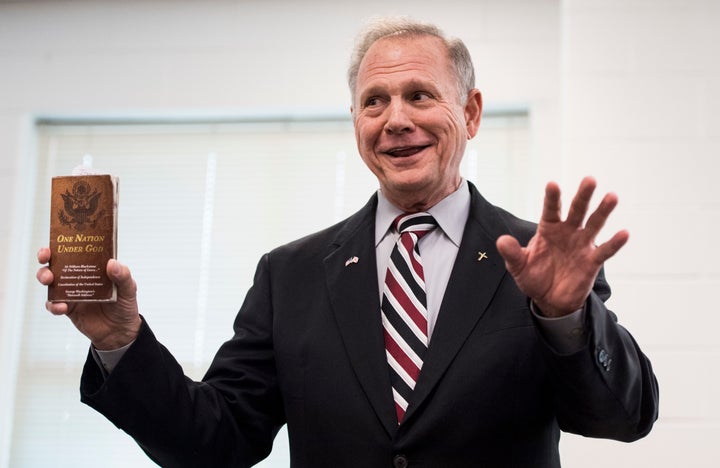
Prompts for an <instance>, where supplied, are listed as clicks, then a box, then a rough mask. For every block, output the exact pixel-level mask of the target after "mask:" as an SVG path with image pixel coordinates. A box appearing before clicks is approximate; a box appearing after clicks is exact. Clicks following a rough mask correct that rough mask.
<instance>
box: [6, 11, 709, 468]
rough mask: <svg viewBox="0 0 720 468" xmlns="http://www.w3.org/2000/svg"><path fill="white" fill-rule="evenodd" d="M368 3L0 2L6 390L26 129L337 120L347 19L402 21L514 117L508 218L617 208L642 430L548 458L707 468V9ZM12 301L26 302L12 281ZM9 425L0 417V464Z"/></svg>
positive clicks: (20, 267) (29, 260)
mask: <svg viewBox="0 0 720 468" xmlns="http://www.w3.org/2000/svg"><path fill="white" fill-rule="evenodd" d="M387 3H389V2H385V1H374V0H368V1H363V2H357V1H331V0H327V1H323V0H313V1H303V2H295V1H291V0H284V1H282V0H279V1H262V0H248V1H242V0H234V1H231V0H225V1H221V0H214V1H206V2H192V1H181V0H175V1H171V0H165V1H162V0H152V1H142V2H141V1H128V2H106V1H102V0H87V1H72V2H71V1H67V2H64V1H45V2H44V1H32V0H30V1H28V0H25V1H22V2H0V199H2V200H3V201H4V203H3V204H2V208H0V210H2V211H0V213H2V219H3V221H4V222H3V223H0V313H1V314H2V315H0V375H1V376H2V381H3V382H7V381H12V375H13V373H14V368H15V367H14V366H15V363H16V361H17V350H18V349H19V344H18V342H17V337H18V336H19V330H20V329H21V327H22V320H21V319H22V314H24V313H26V312H28V311H25V310H23V309H22V304H23V300H24V294H25V289H24V288H26V286H25V285H26V284H27V278H29V277H32V276H33V274H34V270H35V262H34V253H35V250H36V248H37V246H34V245H28V244H29V243H28V242H27V240H26V239H27V237H28V229H29V226H30V223H29V213H28V208H27V206H29V205H30V203H29V202H30V201H31V200H32V197H33V193H34V190H33V184H34V175H35V172H34V171H35V168H34V147H33V142H34V135H33V119H34V118H35V117H37V116H46V115H50V116H86V115H91V116H111V117H112V116H128V115H129V116H143V115H166V116H183V115H197V114H208V115H218V114H237V113H241V114H245V113H251V112H266V113H267V112H270V113H283V112H293V113H294V112H303V111H333V112H335V111H343V110H345V109H347V108H348V106H349V101H348V92H347V90H346V85H345V79H344V77H345V67H346V65H347V61H348V56H349V50H350V46H351V43H352V39H353V36H354V34H355V31H357V29H358V27H359V26H360V25H361V23H362V21H363V20H364V19H365V18H367V17H369V16H372V15H376V14H387V13H401V14H411V15H412V16H414V17H416V18H419V19H426V20H432V21H435V22H437V23H438V24H439V25H440V26H442V27H443V28H444V29H446V30H447V31H448V32H449V33H451V34H453V35H457V36H459V37H461V38H463V39H464V40H465V41H466V42H467V43H468V46H469V48H470V50H471V53H472V54H473V57H474V60H475V63H476V68H477V71H478V86H479V87H480V88H481V90H482V91H483V93H484V96H485V102H486V105H488V106H490V107H496V108H498V107H503V106H514V105H525V106H527V107H528V108H529V109H530V112H531V114H530V115H531V125H532V128H531V130H532V140H533V155H534V162H533V172H534V174H535V176H534V178H533V179H532V180H531V183H530V184H529V186H527V187H524V190H527V199H528V200H529V204H528V205H527V206H523V207H520V211H521V213H520V214H521V215H524V216H536V215H537V212H538V209H537V208H539V204H540V202H541V194H542V186H543V183H544V181H545V180H546V179H549V178H554V179H557V180H559V181H560V182H562V183H563V185H564V186H565V187H566V191H568V192H569V191H571V190H573V189H574V186H575V185H576V184H577V182H578V181H579V179H580V177H581V175H584V174H586V173H590V174H594V175H596V176H598V178H599V179H600V182H601V189H603V190H613V191H616V192H618V194H619V195H620V199H621V205H620V208H619V209H618V213H617V215H616V216H615V218H614V219H613V221H612V223H611V226H610V228H609V230H613V229H615V228H617V227H627V228H628V229H630V231H631V241H630V244H629V245H628V246H627V247H626V248H625V249H624V251H623V252H622V254H621V255H620V256H619V257H618V258H617V259H614V260H612V261H611V262H610V263H609V264H608V274H609V276H610V279H611V282H612V284H613V285H614V287H615V291H616V292H615V296H614V297H613V299H612V306H613V308H614V309H615V310H616V311H617V312H618V313H619V315H620V317H621V321H622V322H623V323H624V324H626V325H627V326H628V327H629V328H630V329H631V331H632V332H633V333H634V335H635V336H636V338H638V339H639V341H640V342H641V344H642V345H643V347H644V349H645V351H646V352H647V353H648V354H649V355H650V357H651V359H652V361H653V363H654V365H655V367H656V371H657V374H658V377H659V379H660V385H661V420H660V422H659V423H658V424H657V426H656V429H655V430H654V432H653V433H652V434H651V435H650V436H649V437H648V438H647V439H645V440H643V441H641V442H639V443H636V444H630V445H625V444H620V443H617V442H606V441H594V440H592V441H588V440H584V439H580V438H577V437H568V436H566V437H564V439H563V443H562V448H563V453H564V458H565V464H566V465H567V466H583V467H596V466H597V467H600V466H606V465H607V464H608V463H614V465H615V466H637V465H639V464H640V463H641V462H642V463H646V464H648V466H657V467H673V466H680V465H681V464H682V465H683V466H693V467H695V466H697V467H701V466H714V465H715V463H716V460H717V459H718V458H720V457H719V456H718V448H717V444H713V443H712V441H716V440H718V436H719V435H720V429H719V428H720V403H718V401H717V400H718V399H717V398H713V396H714V395H716V394H717V390H718V387H720V378H718V374H717V371H716V369H718V367H719V366H718V364H719V362H718V361H719V360H720V345H719V343H718V338H717V337H716V335H715V334H714V330H715V329H717V325H718V320H720V319H718V318H716V314H714V313H713V312H714V309H715V307H714V303H715V302H716V301H715V300H714V297H713V295H712V291H713V290H714V288H713V287H717V286H718V285H719V283H720V275H719V274H718V268H720V267H718V265H719V264H720V262H717V260H718V255H720V254H718V252H717V251H715V250H713V249H712V247H711V246H713V244H714V242H713V240H714V239H712V237H711V236H712V235H713V234H714V232H713V231H714V229H713V228H716V227H717V225H718V222H717V219H718V206H719V205H718V201H719V199H720V188H718V187H717V185H715V184H713V183H712V179H713V178H714V172H713V169H714V167H713V162H712V160H711V154H712V151H713V149H714V150H715V153H717V150H718V149H719V148H720V138H719V136H720V135H719V132H720V131H719V130H718V127H720V126H719V125H718V124H719V123H720V122H719V121H718V117H717V114H716V113H715V112H713V111H715V108H716V107H718V106H719V105H720V91H718V89H717V85H716V83H718V82H720V80H718V78H720V76H718V75H720V65H718V61H717V55H718V54H717V52H718V51H717V46H716V45H715V44H719V43H720V37H718V36H720V27H719V26H720V9H719V8H718V6H717V2H714V1H712V0H705V1H703V0H685V1H681V0H675V1H673V0H655V1H651V0H606V1H602V2H598V1H591V0H567V1H564V2H557V1H550V0H518V1H502V0H494V1H493V0H475V1H469V0H465V1H463V0H445V1H444V2H441V3H438V2H426V3H422V4H420V5H418V3H421V2H417V1H409V0H404V1H398V2H394V6H392V7H388V6H387V5H386V4H387ZM438 5H441V6H438ZM713 124H715V125H713ZM715 172H717V170H716V171H715ZM481 189H482V187H481ZM497 201H498V202H502V200H497ZM530 202H531V204H530ZM713 260H715V261H713ZM28 293H30V294H44V291H43V290H42V288H40V287H38V286H35V285H32V284H31V286H29V289H28ZM30 312H31V313H45V312H44V311H30ZM78 359H79V360H80V359H83V356H78ZM11 405H12V386H11V385H0V414H2V415H5V414H12V411H10V408H11ZM10 429H11V428H10V427H9V425H8V424H7V421H5V419H4V418H0V454H2V453H7V446H6V444H7V441H8V440H9V431H10ZM2 460H3V459H2V457H0V466H2ZM679 460H683V462H682V463H681V462H680V461H679Z"/></svg>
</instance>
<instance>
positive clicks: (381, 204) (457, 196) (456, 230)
mask: <svg viewBox="0 0 720 468" xmlns="http://www.w3.org/2000/svg"><path fill="white" fill-rule="evenodd" d="M402 213H403V211H402V210H401V209H400V208H398V207H396V206H395V205H393V204H392V203H390V201H388V199H387V198H385V196H384V195H383V193H382V190H378V204H377V211H376V213H375V246H376V247H377V245H378V244H379V243H380V242H381V241H382V240H383V239H384V238H385V236H387V235H388V234H390V232H391V231H392V222H393V221H394V220H395V218H397V216H398V215H400V214H402ZM428 213H430V214H431V215H433V217H434V218H435V221H437V223H438V226H439V227H440V229H442V231H443V232H444V233H445V235H446V236H447V237H448V238H449V239H450V240H451V241H452V243H453V244H455V246H456V247H460V241H461V240H462V234H463V230H464V229H465V223H466V222H467V218H468V215H469V214H470V190H468V185H467V182H466V181H465V179H463V180H462V182H461V183H460V186H459V187H458V189H457V190H455V191H454V192H453V193H451V194H450V195H448V196H447V197H445V198H443V199H442V200H440V202H439V203H437V204H436V205H435V206H433V207H432V208H430V209H429V210H428Z"/></svg>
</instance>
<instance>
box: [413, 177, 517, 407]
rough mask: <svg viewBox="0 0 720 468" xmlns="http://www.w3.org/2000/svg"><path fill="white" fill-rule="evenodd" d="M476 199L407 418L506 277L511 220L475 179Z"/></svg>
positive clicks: (432, 384)
mask: <svg viewBox="0 0 720 468" xmlns="http://www.w3.org/2000/svg"><path fill="white" fill-rule="evenodd" d="M470 188H471V195H472V202H471V207H470V215H469V217H468V221H467V224H466V226H465V231H464V233H463V238H462V242H461V245H460V249H459V250H458V255H457V259H456V260H455V266H454V267H453V271H452V273H451V275H450V280H449V282H448V286H447V289H446V291H445V295H444V297H443V301H442V305H441V307H440V311H439V315H438V321H437V324H436V326H435V330H434V331H433V336H432V338H431V341H430V347H429V349H428V352H427V354H426V355H425V360H424V363H423V368H422V371H421V372H420V376H419V378H418V381H417V385H416V386H415V390H414V391H413V395H412V401H411V403H410V406H409V408H408V411H407V413H405V421H407V420H408V419H410V418H412V415H413V413H415V411H416V410H417V408H418V407H419V406H420V405H421V403H422V402H423V400H425V399H426V398H427V397H428V395H429V394H430V392H431V391H432V389H433V388H434V387H435V385H437V383H438V382H439V380H440V379H441V378H442V376H443V374H444V373H445V371H446V369H447V368H448V366H449V365H450V363H451V362H452V361H453V359H454V357H455V355H456V354H457V353H458V351H459V350H460V348H461V347H462V345H463V343H464V342H465V340H467V338H468V336H469V334H470V333H471V332H472V330H473V329H474V328H475V326H476V325H477V323H478V322H479V321H480V320H481V319H482V317H483V315H484V313H485V310H486V309H487V307H488V305H489V304H490V302H491V301H492V298H493V296H494V294H495V290H496V289H497V287H498V285H499V284H500V281H501V280H502V278H503V276H504V275H505V273H506V270H505V263H504V261H503V259H502V257H501V256H500V254H499V253H498V251H497V249H496V248H495V241H496V239H497V238H498V237H499V236H500V235H501V234H503V233H505V232H507V231H503V226H505V223H504V222H503V220H502V219H501V218H500V217H499V215H498V213H497V210H496V209H495V208H494V207H493V206H492V205H490V204H489V203H488V202H487V201H485V199H483V198H482V197H481V196H480V194H479V193H478V192H477V190H476V189H475V188H474V187H473V186H472V185H470Z"/></svg>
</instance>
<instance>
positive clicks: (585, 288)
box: [497, 177, 629, 317]
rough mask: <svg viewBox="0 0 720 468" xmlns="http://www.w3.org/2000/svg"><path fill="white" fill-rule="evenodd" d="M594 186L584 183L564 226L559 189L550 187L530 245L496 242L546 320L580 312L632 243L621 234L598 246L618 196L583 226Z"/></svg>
mask: <svg viewBox="0 0 720 468" xmlns="http://www.w3.org/2000/svg"><path fill="white" fill-rule="evenodd" d="M596 185H597V184H596V182H595V179H593V178H592V177H586V178H584V179H583V180H582V182H581V183H580V188H579V189H578V191H577V193H576V194H575V198H574V199H573V201H572V203H571V205H570V210H569V211H568V216H567V219H566V220H565V221H563V220H562V219H561V204H560V188H559V187H558V185H557V184H556V183H554V182H550V183H548V184H547V186H546V187H545V202H544V205H543V212H542V217H541V219H540V223H539V224H538V229H537V232H536V234H535V236H533V238H532V239H530V242H529V243H528V245H527V246H526V247H521V246H520V244H519V243H518V241H517V240H516V239H515V238H514V237H512V236H508V235H505V236H501V237H500V238H499V239H498V240H497V248H498V251H499V252H500V255H502V256H503V258H504V259H505V266H506V267H507V269H508V271H509V272H510V274H511V275H512V276H513V278H514V279H515V282H516V283H517V284H518V286H519V287H520V289H521V290H522V291H523V293H524V294H526V295H527V296H528V297H530V298H531V299H532V300H533V302H534V303H535V305H536V306H537V307H538V308H539V309H540V312H541V313H542V314H543V315H545V316H548V317H560V316H563V315H567V314H569V313H571V312H573V311H575V310H577V309H579V308H581V307H582V306H583V304H584V303H585V300H586V299H587V297H588V295H589V294H590V290H591V289H592V286H593V283H594V281H595V277H596V276H597V274H598V272H599V271H600V268H601V267H602V264H603V263H604V262H605V261H606V260H607V259H608V258H610V257H612V256H613V255H615V253H616V252H617V251H618V250H620V248H621V247H622V246H623V245H625V243H626V242H627V240H628V237H629V234H628V232H627V231H624V230H623V231H619V232H617V233H616V234H615V235H614V236H613V237H612V238H611V239H610V240H608V241H607V242H605V243H603V244H601V245H599V246H598V245H595V238H596V237H597V235H598V232H600V229H602V227H603V226H604V225H605V222H606V221H607V219H608V216H610V213H611V212H612V211H613V209H614V208H615V206H616V205H617V196H615V194H612V193H609V194H607V195H605V197H604V198H603V199H602V201H601V202H600V205H599V206H598V207H597V209H596V210H595V211H594V212H593V213H592V214H591V215H590V216H589V217H588V218H587V222H585V216H586V214H587V212H588V207H589V205H590V199H591V197H592V194H593V192H594V191H595V187H596ZM583 223H584V226H583Z"/></svg>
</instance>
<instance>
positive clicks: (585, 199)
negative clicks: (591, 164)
mask: <svg viewBox="0 0 720 468" xmlns="http://www.w3.org/2000/svg"><path fill="white" fill-rule="evenodd" d="M596 186H597V182H595V179H593V178H592V177H585V178H584V179H583V180H582V181H581V182H580V187H579V188H578V191H577V193H576V194H575V198H573V201H572V203H571V204H570V210H569V211H568V216H567V220H566V222H567V223H568V225H570V226H572V227H574V228H579V227H581V226H582V223H583V220H585V215H586V214H587V211H588V206H590V199H591V198H592V194H593V192H594V191H595V187H596Z"/></svg>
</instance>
